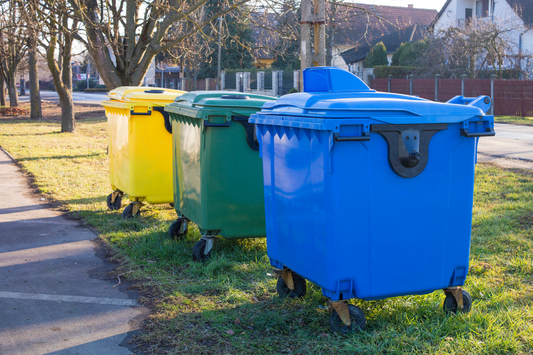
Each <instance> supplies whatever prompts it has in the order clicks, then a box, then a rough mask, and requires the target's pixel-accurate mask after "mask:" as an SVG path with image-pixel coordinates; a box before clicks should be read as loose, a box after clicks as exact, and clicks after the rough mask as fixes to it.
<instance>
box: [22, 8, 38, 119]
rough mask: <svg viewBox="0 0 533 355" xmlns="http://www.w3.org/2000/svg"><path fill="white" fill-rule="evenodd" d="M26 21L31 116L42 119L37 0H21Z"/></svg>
mask: <svg viewBox="0 0 533 355" xmlns="http://www.w3.org/2000/svg"><path fill="white" fill-rule="evenodd" d="M19 6H20V8H21V10H22V13H23V17H24V21H25V22H26V26H27V32H28V37H27V47H28V72H29V76H30V118H31V119H41V118H42V116H43V112H42V107H41V94H40V92H39V90H40V88H39V74H38V64H37V55H38V48H37V46H38V36H39V30H38V28H39V27H40V26H39V22H38V19H37V9H38V3H37V0H26V2H25V3H24V2H21V1H19Z"/></svg>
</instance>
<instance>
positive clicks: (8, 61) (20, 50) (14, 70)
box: [0, 0, 27, 107]
mask: <svg viewBox="0 0 533 355" xmlns="http://www.w3.org/2000/svg"><path fill="white" fill-rule="evenodd" d="M0 11H1V13H0V71H2V75H3V77H4V80H5V82H6V84H7V89H8V94H9V106H11V107H16V106H18V104H19V103H18V91H17V76H18V70H19V65H20V63H21V61H22V60H23V59H24V57H25V55H26V51H27V43H26V36H27V33H26V27H25V26H24V19H23V16H22V13H21V8H20V6H19V4H18V1H15V0H5V1H3V2H1V3H0Z"/></svg>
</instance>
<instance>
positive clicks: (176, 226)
mask: <svg viewBox="0 0 533 355" xmlns="http://www.w3.org/2000/svg"><path fill="white" fill-rule="evenodd" d="M183 223H187V221H186V220H185V219H184V218H180V219H178V220H177V221H175V222H174V223H172V224H171V225H170V228H169V229H168V235H169V237H170V239H175V240H178V239H181V238H183V237H184V236H186V235H187V232H188V231H189V230H188V229H187V227H185V231H184V232H182V233H180V230H181V227H182V225H183Z"/></svg>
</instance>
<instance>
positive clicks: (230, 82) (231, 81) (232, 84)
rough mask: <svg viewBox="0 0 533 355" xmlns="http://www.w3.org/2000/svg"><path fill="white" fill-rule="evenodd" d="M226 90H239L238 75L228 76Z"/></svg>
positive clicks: (225, 84)
mask: <svg viewBox="0 0 533 355" xmlns="http://www.w3.org/2000/svg"><path fill="white" fill-rule="evenodd" d="M224 87H225V88H226V89H233V90H235V89H237V74H235V73H233V74H226V81H225V83H224Z"/></svg>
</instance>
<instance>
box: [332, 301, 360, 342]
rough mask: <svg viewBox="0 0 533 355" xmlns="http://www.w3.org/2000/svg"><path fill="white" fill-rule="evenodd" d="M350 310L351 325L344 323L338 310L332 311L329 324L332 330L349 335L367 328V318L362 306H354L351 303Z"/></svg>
mask: <svg viewBox="0 0 533 355" xmlns="http://www.w3.org/2000/svg"><path fill="white" fill-rule="evenodd" d="M348 311H349V313H350V321H351V324H350V325H349V326H347V325H346V324H344V322H343V321H342V319H341V317H340V316H339V315H338V313H337V311H333V312H331V316H330V317H329V326H330V328H331V331H333V332H334V333H340V334H342V335H349V334H352V333H356V332H360V331H362V330H364V329H365V327H366V318H365V314H364V313H363V311H362V310H361V308H359V307H357V306H354V305H353V304H349V305H348Z"/></svg>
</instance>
